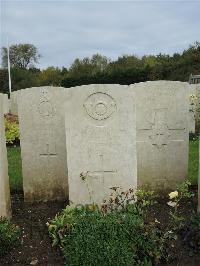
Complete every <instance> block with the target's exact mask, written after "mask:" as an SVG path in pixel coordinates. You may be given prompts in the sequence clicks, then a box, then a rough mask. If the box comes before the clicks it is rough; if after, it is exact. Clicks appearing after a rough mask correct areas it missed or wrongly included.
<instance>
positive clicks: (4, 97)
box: [2, 94, 9, 114]
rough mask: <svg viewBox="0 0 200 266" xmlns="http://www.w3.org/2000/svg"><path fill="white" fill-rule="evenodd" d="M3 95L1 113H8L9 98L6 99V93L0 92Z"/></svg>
mask: <svg viewBox="0 0 200 266" xmlns="http://www.w3.org/2000/svg"><path fill="white" fill-rule="evenodd" d="M2 95H3V96H2V97H3V113H4V114H8V113H9V100H8V94H2Z"/></svg>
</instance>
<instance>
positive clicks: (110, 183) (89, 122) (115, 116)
mask: <svg viewBox="0 0 200 266" xmlns="http://www.w3.org/2000/svg"><path fill="white" fill-rule="evenodd" d="M68 93H69V97H68V101H67V102H66V106H65V114H66V118H65V126H66V136H67V137H66V145H67V164H68V180H69V199H70V201H71V202H73V203H74V204H87V203H93V202H94V203H102V201H103V199H104V198H106V197H108V195H110V193H111V190H110V188H111V187H121V188H122V189H123V190H126V189H129V188H131V187H132V188H136V187H137V162H136V161H137V159H136V127H135V126H136V117H135V97H134V92H133V91H132V90H131V89H130V88H129V87H128V86H120V85H113V84H112V85H89V86H81V87H75V88H71V89H69V91H68Z"/></svg>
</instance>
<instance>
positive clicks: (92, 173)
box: [85, 153, 117, 190]
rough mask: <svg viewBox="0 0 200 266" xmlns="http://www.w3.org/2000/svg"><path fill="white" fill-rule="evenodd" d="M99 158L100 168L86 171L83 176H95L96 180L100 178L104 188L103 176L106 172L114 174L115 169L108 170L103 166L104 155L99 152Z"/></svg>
mask: <svg viewBox="0 0 200 266" xmlns="http://www.w3.org/2000/svg"><path fill="white" fill-rule="evenodd" d="M99 160H100V169H98V170H95V171H87V173H86V175H85V178H86V179H87V178H95V179H96V180H98V179H100V180H101V182H102V184H103V189H104V190H105V189H106V188H105V177H106V175H108V174H116V173H117V170H109V169H107V168H104V155H103V154H102V153H100V154H99Z"/></svg>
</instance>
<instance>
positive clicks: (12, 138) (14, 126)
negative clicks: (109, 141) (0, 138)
mask: <svg viewBox="0 0 200 266" xmlns="http://www.w3.org/2000/svg"><path fill="white" fill-rule="evenodd" d="M5 130H6V143H7V144H14V143H16V142H18V141H19V138H20V133H19V124H18V120H16V119H12V118H11V117H10V116H6V117H5Z"/></svg>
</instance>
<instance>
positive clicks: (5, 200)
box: [0, 94, 11, 218]
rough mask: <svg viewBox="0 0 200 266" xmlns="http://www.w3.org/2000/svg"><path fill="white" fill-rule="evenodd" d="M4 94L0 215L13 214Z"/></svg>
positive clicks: (0, 130)
mask: <svg viewBox="0 0 200 266" xmlns="http://www.w3.org/2000/svg"><path fill="white" fill-rule="evenodd" d="M3 97H4V96H3V95H2V94H0V217H7V218H9V217H10V216H11V204H10V187H9V177H8V162H7V150H6V140H5V127H4V116H3Z"/></svg>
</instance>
